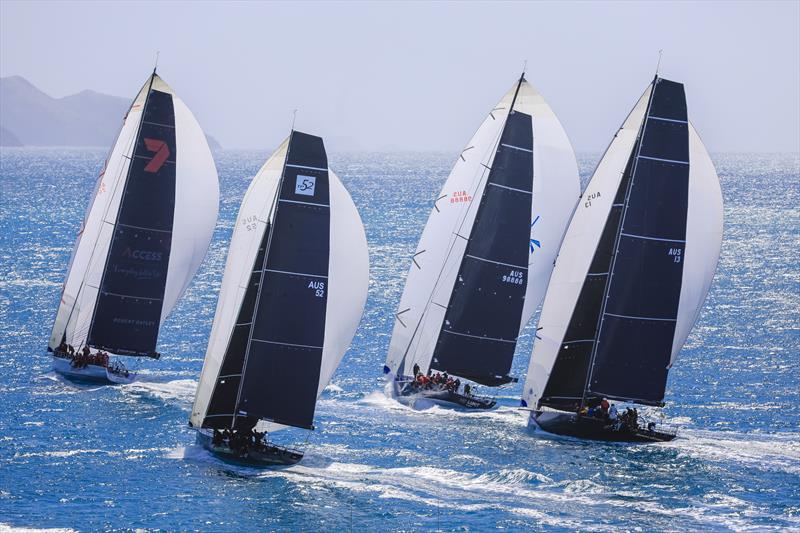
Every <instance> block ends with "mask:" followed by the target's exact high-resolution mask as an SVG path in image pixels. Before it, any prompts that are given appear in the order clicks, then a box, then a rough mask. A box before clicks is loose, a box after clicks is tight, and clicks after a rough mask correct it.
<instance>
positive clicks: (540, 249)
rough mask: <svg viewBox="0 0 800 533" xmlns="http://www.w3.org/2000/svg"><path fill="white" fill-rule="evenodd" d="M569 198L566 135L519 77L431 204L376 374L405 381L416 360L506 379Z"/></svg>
mask: <svg viewBox="0 0 800 533" xmlns="http://www.w3.org/2000/svg"><path fill="white" fill-rule="evenodd" d="M512 109H513V111H512ZM578 195H579V181H578V171H577V165H576V162H575V156H574V154H573V152H572V148H571V147H570V144H569V141H568V140H567V137H566V134H565V133H564V131H563V128H562V127H561V124H560V123H559V122H558V119H557V118H556V116H555V115H554V113H553V111H552V109H550V107H549V106H548V105H547V103H546V102H545V101H544V99H543V98H542V97H541V95H540V94H539V93H538V92H537V91H536V90H535V89H534V88H533V87H532V86H531V85H530V84H529V83H528V82H527V81H525V79H524V78H521V79H520V80H519V81H518V82H517V83H515V84H514V86H513V87H512V88H511V90H509V91H508V93H507V94H506V95H505V96H504V97H503V99H502V100H501V101H500V103H499V104H498V105H497V106H496V107H495V108H494V109H493V110H492V111H491V112H490V113H489V116H488V117H487V118H486V120H485V121H484V122H483V124H482V125H481V127H480V128H479V129H478V131H477V132H476V134H475V135H474V137H473V138H472V140H471V141H470V143H469V144H468V145H467V147H466V148H465V149H464V150H463V151H462V153H461V155H460V156H459V158H458V160H457V161H456V164H455V166H454V168H453V170H452V172H451V174H450V176H449V177H448V179H447V182H446V183H445V185H444V188H443V189H442V192H441V193H440V195H439V197H438V199H437V200H436V202H435V203H434V209H433V211H432V212H431V215H430V217H429V219H428V223H427V225H426V227H425V230H424V232H423V234H422V238H421V239H420V243H419V245H418V247H417V251H416V254H415V255H414V259H413V261H412V265H411V267H410V270H409V274H408V277H407V280H406V286H405V290H404V292H403V297H402V299H401V301H400V306H399V308H398V312H397V315H396V317H397V318H396V322H395V326H394V331H393V333H392V341H391V345H390V348H389V355H388V357H387V361H386V366H385V368H384V371H385V372H387V373H392V374H402V373H410V371H411V367H412V366H413V365H415V364H417V365H419V366H420V368H421V369H422V371H423V372H424V371H427V370H428V368H431V367H432V368H435V369H438V370H446V371H448V372H450V373H452V374H455V375H458V376H462V377H466V378H469V379H472V380H474V381H476V382H479V383H484V384H487V385H497V384H501V383H504V382H507V381H508V380H509V379H510V378H509V377H508V373H509V370H510V368H511V360H512V358H513V354H514V349H515V347H516V340H517V336H518V335H519V332H520V331H521V329H522V328H523V327H524V326H525V324H526V323H527V322H528V320H529V319H530V317H531V316H532V315H533V312H534V311H535V309H536V307H537V306H538V304H539V302H540V301H541V298H542V296H543V295H544V291H545V287H546V284H547V280H548V279H549V276H550V272H551V270H552V264H553V260H554V259H555V254H556V251H557V250H558V246H559V244H560V242H561V238H562V237H563V234H564V230H565V229H566V225H567V221H568V219H569V216H570V214H571V213H572V210H573V208H574V206H575V203H576V201H577V198H578Z"/></svg>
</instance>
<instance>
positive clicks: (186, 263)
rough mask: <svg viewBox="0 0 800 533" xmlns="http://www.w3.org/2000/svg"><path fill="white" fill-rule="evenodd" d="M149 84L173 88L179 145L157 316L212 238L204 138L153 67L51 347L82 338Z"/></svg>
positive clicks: (212, 199)
mask: <svg viewBox="0 0 800 533" xmlns="http://www.w3.org/2000/svg"><path fill="white" fill-rule="evenodd" d="M151 88H152V89H153V90H157V91H160V92H163V93H167V94H170V95H171V96H172V102H173V105H174V111H175V136H176V152H177V154H176V156H175V163H176V191H175V212H174V227H173V233H172V247H171V253H170V258H169V265H168V274H167V280H166V286H165V291H164V301H163V305H162V313H161V320H160V323H161V324H163V322H164V320H165V319H166V317H167V316H168V315H169V313H170V311H171V310H172V308H173V307H174V305H175V303H176V302H177V300H178V299H179V298H180V296H181V294H182V293H183V291H184V290H185V289H186V287H187V286H188V284H189V281H190V280H191V279H192V277H193V276H194V273H195V272H196V270H197V268H198V267H199V266H200V263H201V262H202V260H203V257H205V253H206V251H207V249H208V245H209V244H210V242H211V236H212V233H213V230H214V225H215V224H216V220H217V211H218V203H219V185H218V181H217V172H216V168H215V166H214V161H213V159H212V157H211V151H210V149H209V147H208V142H207V141H206V138H205V135H204V134H203V131H202V130H201V128H200V126H199V124H198V123H197V121H196V120H195V118H194V116H192V114H191V112H190V111H189V109H188V108H187V107H186V105H185V104H184V103H183V101H181V100H180V98H178V97H177V96H176V95H175V93H174V92H173V90H172V89H171V88H170V87H169V86H168V85H167V84H166V83H165V82H164V81H163V80H162V79H161V78H160V77H159V76H157V75H155V74H153V76H152V78H150V79H148V81H147V82H146V83H145V85H144V86H143V87H142V89H141V90H140V91H139V93H138V95H137V96H136V98H135V99H134V101H133V103H132V104H131V108H130V110H129V111H128V113H127V115H126V116H125V119H124V122H123V126H122V129H121V130H120V133H119V136H118V138H117V140H116V142H115V144H114V146H113V148H112V149H111V153H110V155H109V156H108V159H107V160H106V164H105V166H104V168H103V171H102V172H101V173H100V176H99V178H98V181H97V185H96V187H95V191H94V196H93V198H92V201H91V203H90V206H89V208H88V210H87V212H86V216H85V219H84V221H83V224H82V227H81V230H80V232H79V235H78V240H77V243H76V245H75V249H74V251H73V257H72V260H71V262H70V266H69V271H68V273H67V277H66V280H65V282H64V287H63V293H62V298H61V303H60V305H59V309H58V312H57V314H56V320H55V323H54V326H53V331H52V334H51V337H50V341H49V346H50V348H53V349H54V348H55V347H57V346H58V344H59V343H60V342H61V339H62V338H63V337H64V335H66V341H67V343H68V344H71V345H73V346H76V347H79V346H81V345H83V344H85V343H86V339H87V335H88V333H89V328H90V326H91V321H92V318H93V316H94V311H95V306H96V305H97V296H98V291H99V287H100V284H101V280H102V277H103V270H104V268H105V266H106V257H107V256H108V253H109V247H110V245H111V240H112V236H113V234H114V230H115V225H116V222H117V214H118V211H119V209H120V201H121V198H122V194H123V191H124V190H125V184H126V180H127V177H128V170H129V167H130V161H131V159H132V154H133V152H134V149H135V144H136V137H137V134H138V132H139V129H140V125H141V120H142V112H143V109H144V105H145V102H146V98H147V94H148V91H149V90H150V89H151ZM159 325H160V324H159Z"/></svg>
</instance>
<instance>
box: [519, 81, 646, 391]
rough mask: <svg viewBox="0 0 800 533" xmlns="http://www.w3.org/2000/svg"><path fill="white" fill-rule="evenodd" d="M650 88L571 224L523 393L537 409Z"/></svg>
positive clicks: (596, 174)
mask: <svg viewBox="0 0 800 533" xmlns="http://www.w3.org/2000/svg"><path fill="white" fill-rule="evenodd" d="M651 90H652V84H651V85H650V86H648V87H647V89H646V90H645V92H644V94H643V95H642V96H641V98H639V101H638V102H637V103H636V105H635V106H634V108H633V110H632V111H631V112H630V114H629V115H628V117H627V118H626V119H625V122H624V123H623V124H622V127H620V129H619V131H618V132H617V134H616V135H615V136H614V140H613V141H612V142H611V144H610V145H609V147H608V149H607V150H606V152H605V154H603V157H602V159H601V160H600V163H599V164H598V165H597V168H596V169H595V171H594V175H593V176H592V179H591V180H590V181H589V184H588V185H587V186H586V190H585V191H584V193H583V195H582V196H581V200H580V202H579V204H578V207H577V209H576V210H575V214H574V215H573V217H572V220H571V221H570V223H569V227H568V228H567V231H566V235H565V236H564V240H563V242H562V244H561V249H560V250H559V252H558V258H557V259H556V264H555V268H554V269H553V273H552V276H551V277H550V284H549V285H548V287H547V294H546V295H545V297H544V304H543V305H542V312H541V315H540V316H539V323H538V326H539V328H540V329H539V331H538V332H537V335H538V337H539V338H538V339H536V340H535V341H534V344H533V353H532V354H531V359H530V363H529V364H528V373H527V376H526V379H525V386H524V388H523V391H522V399H523V401H524V402H525V404H526V405H528V406H531V407H535V405H536V402H538V399H539V397H540V396H541V394H542V391H543V390H544V388H545V386H546V385H547V380H548V379H549V377H550V372H551V371H552V369H553V364H554V363H555V360H556V357H557V355H558V351H559V349H560V347H561V342H562V341H563V340H564V335H565V334H566V330H567V326H568V325H569V321H570V319H571V318H572V312H573V310H574V309H575V305H576V304H577V301H578V296H579V295H580V292H581V288H582V287H583V283H584V280H585V279H586V274H587V273H588V272H589V267H590V265H591V262H592V258H593V257H594V252H595V250H596V249H597V246H598V243H599V241H600V236H601V235H602V233H603V228H604V226H605V222H606V219H607V218H608V214H609V212H610V211H611V205H612V204H613V202H614V197H615V196H616V193H617V189H618V188H619V183H620V180H621V179H622V174H623V172H624V170H625V165H626V164H627V163H628V159H629V158H630V156H631V151H632V150H633V145H634V144H635V143H636V137H637V135H638V134H639V129H640V128H641V125H642V122H643V121H644V117H645V113H646V111H647V104H648V101H649V99H650V92H651ZM534 135H535V132H534Z"/></svg>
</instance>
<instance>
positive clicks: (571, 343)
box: [523, 78, 722, 409]
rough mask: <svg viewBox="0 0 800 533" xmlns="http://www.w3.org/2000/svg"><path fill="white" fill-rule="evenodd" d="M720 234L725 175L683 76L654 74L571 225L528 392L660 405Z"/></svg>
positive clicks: (571, 400) (537, 400) (531, 401)
mask: <svg viewBox="0 0 800 533" xmlns="http://www.w3.org/2000/svg"><path fill="white" fill-rule="evenodd" d="M701 206H704V207H703V208H701ZM703 209H705V211H703ZM721 239H722V196H721V192H720V189H719V181H718V179H717V176H716V173H715V172H714V168H713V165H711V162H710V159H709V157H708V154H707V153H706V151H705V148H703V146H702V144H701V143H700V140H699V138H698V137H697V134H696V133H695V132H694V130H693V128H692V127H691V125H690V124H689V122H688V118H687V112H686V99H685V95H684V91H683V85H681V84H679V83H675V82H672V81H669V80H664V79H661V78H656V79H655V80H654V82H653V83H652V84H651V85H650V86H649V87H648V88H647V90H646V91H645V93H644V95H642V97H641V98H640V100H639V102H638V103H637V104H636V106H635V107H634V109H633V111H631V113H630V115H629V116H628V118H627V119H626V121H625V122H624V123H623V125H622V127H621V128H620V130H619V132H618V133H617V135H616V136H615V138H614V140H613V141H612V143H611V145H610V146H609V148H608V150H607V151H606V153H605V154H604V156H603V158H602V160H601V161H600V163H599V165H598V167H597V169H596V170H595V173H594V176H593V177H592V180H591V181H590V182H589V185H588V186H587V189H586V191H585V192H584V195H583V198H582V201H581V203H580V204H579V207H578V209H577V211H576V213H575V216H574V217H573V219H572V222H571V223H570V227H569V229H568V230H567V235H566V236H565V238H564V244H563V246H562V249H561V251H560V253H559V257H558V262H557V264H556V267H555V270H554V272H553V277H552V280H551V283H550V287H549V288H548V292H547V296H546V298H545V302H544V306H543V308H542V316H541V319H540V321H539V326H540V328H541V331H540V333H539V335H540V337H541V339H540V340H537V341H536V342H535V343H534V350H533V355H532V356H531V362H530V366H529V369H528V377H527V381H526V384H525V388H524V392H523V401H524V403H525V404H527V405H531V406H536V405H548V406H551V407H557V408H564V409H572V408H574V407H575V406H576V405H579V404H581V403H583V402H584V401H585V400H586V398H587V397H589V398H593V397H608V398H615V399H620V400H626V401H632V402H637V403H642V404H650V405H660V404H661V403H662V402H663V397H664V389H665V386H666V378H667V372H668V369H669V367H670V365H671V364H672V361H673V360H674V358H675V356H676V355H677V353H678V352H679V351H680V349H681V347H682V346H683V343H684V341H685V339H686V336H687V335H688V332H689V330H690V329H691V327H692V325H693V324H694V321H695V320H696V318H697V315H698V312H699V309H700V307H701V306H702V302H703V300H704V299H705V295H706V293H707V291H708V288H709V286H710V282H711V278H712V277H713V273H714V270H715V267H716V264H717V259H718V257H719V250H720V245H721Z"/></svg>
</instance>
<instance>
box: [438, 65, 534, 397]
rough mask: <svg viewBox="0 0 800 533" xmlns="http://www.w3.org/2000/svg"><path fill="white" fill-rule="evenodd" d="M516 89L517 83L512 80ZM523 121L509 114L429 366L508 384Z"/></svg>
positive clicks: (527, 196) (521, 228)
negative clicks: (515, 84)
mask: <svg viewBox="0 0 800 533" xmlns="http://www.w3.org/2000/svg"><path fill="white" fill-rule="evenodd" d="M520 83H522V80H520ZM532 186H533V126H532V122H531V117H530V115H527V114H525V113H522V112H519V111H514V109H513V102H512V109H511V111H510V113H509V116H508V119H507V121H506V125H505V127H504V128H503V133H502V135H501V137H500V142H499V144H498V146H497V151H496V153H495V157H494V162H493V163H492V168H491V169H490V170H489V175H488V177H487V183H486V187H485V188H484V190H483V195H482V196H481V199H480V205H479V207H478V211H477V213H476V215H475V223H474V224H473V226H472V231H471V232H470V234H469V236H465V237H466V238H467V248H466V252H465V254H464V257H463V259H462V261H461V266H460V268H459V271H458V276H457V277H456V283H455V286H454V287H453V292H452V295H451V297H450V303H449V305H448V306H447V311H446V313H445V317H444V321H443V323H442V329H441V333H440V334H439V340H438V341H437V343H436V348H435V350H434V352H433V360H432V363H431V367H432V368H434V369H436V370H441V371H446V372H449V373H450V374H454V375H457V376H462V377H465V378H467V379H470V380H472V381H475V382H476V383H481V384H484V385H490V386H496V385H502V384H504V383H508V382H509V381H510V380H511V378H510V377H509V376H508V373H509V371H510V370H511V362H512V360H513V358H514V349H515V348H516V345H517V335H518V333H519V329H520V320H521V316H522V307H523V305H524V303H525V290H526V288H527V283H528V280H527V277H528V276H527V274H528V247H529V245H530V241H529V239H530V216H531V203H532V197H533V188H532Z"/></svg>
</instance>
